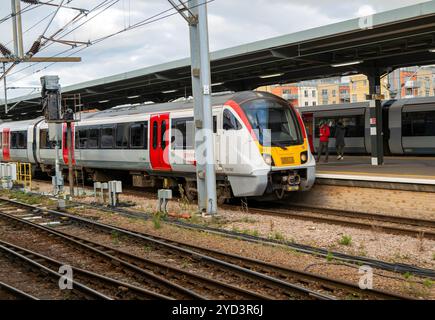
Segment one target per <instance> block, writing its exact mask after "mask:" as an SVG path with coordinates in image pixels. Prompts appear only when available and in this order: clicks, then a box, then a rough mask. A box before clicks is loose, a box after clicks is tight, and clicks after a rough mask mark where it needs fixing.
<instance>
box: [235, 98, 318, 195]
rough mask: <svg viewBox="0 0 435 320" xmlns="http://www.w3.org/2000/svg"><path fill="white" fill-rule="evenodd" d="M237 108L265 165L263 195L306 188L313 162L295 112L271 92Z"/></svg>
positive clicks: (300, 121)
mask: <svg viewBox="0 0 435 320" xmlns="http://www.w3.org/2000/svg"><path fill="white" fill-rule="evenodd" d="M272 97H273V98H272ZM241 107H242V109H243V111H244V113H245V114H246V116H247V120H248V121H249V124H250V125H251V131H252V133H253V135H255V137H254V138H255V140H256V143H257V147H258V149H259V151H260V154H261V156H262V157H263V161H264V163H265V164H266V166H269V170H268V176H267V186H266V189H265V194H266V195H268V194H274V195H276V196H277V197H278V198H279V199H282V198H283V197H284V195H285V194H286V193H288V192H295V191H306V190H309V189H310V188H311V187H312V186H313V184H314V180H315V166H316V162H315V159H314V157H313V155H312V154H311V150H310V147H309V144H308V139H307V134H306V131H305V127H304V124H303V121H302V118H301V117H300V115H299V113H298V112H297V111H296V110H295V109H294V108H293V106H291V105H290V104H289V103H288V102H287V101H285V100H283V99H280V98H279V97H276V96H272V95H271V97H270V96H269V97H268V98H267V99H255V100H251V101H248V102H245V103H243V104H241Z"/></svg>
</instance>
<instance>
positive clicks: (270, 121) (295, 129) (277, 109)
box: [241, 99, 303, 147]
mask: <svg viewBox="0 0 435 320" xmlns="http://www.w3.org/2000/svg"><path fill="white" fill-rule="evenodd" d="M241 107H242V109H243V111H244V112H245V114H246V116H247V118H248V120H249V122H250V124H251V126H252V129H253V130H254V132H255V135H256V136H257V139H258V141H259V142H260V144H261V145H263V146H278V147H287V146H291V145H300V144H302V143H303V138H302V135H301V130H300V128H299V125H298V121H297V118H296V114H295V112H294V111H293V109H291V108H290V106H289V105H288V104H286V103H283V102H281V101H278V100H272V99H256V100H251V101H248V102H245V103H243V104H242V105H241Z"/></svg>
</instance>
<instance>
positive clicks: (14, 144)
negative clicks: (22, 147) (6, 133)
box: [10, 131, 18, 149]
mask: <svg viewBox="0 0 435 320" xmlns="http://www.w3.org/2000/svg"><path fill="white" fill-rule="evenodd" d="M10 135H11V146H10V148H11V149H17V144H18V142H17V139H18V137H17V133H16V132H15V131H12V132H11V133H10Z"/></svg>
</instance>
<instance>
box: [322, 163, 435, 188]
mask: <svg viewBox="0 0 435 320" xmlns="http://www.w3.org/2000/svg"><path fill="white" fill-rule="evenodd" d="M323 159H324V158H323V157H322V159H321V161H320V163H318V164H317V173H316V178H317V183H321V184H334V185H351V186H361V187H373V188H387V189H398V190H415V191H427V192H435V157H385V161H384V162H385V164H384V165H382V166H372V165H371V158H370V156H345V157H344V160H341V161H340V160H336V157H335V155H332V156H331V155H330V157H329V162H328V163H324V162H323Z"/></svg>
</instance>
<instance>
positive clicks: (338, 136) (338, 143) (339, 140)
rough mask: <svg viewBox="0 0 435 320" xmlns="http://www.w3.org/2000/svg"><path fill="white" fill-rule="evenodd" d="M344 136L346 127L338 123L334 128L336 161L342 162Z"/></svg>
mask: <svg viewBox="0 0 435 320" xmlns="http://www.w3.org/2000/svg"><path fill="white" fill-rule="evenodd" d="M345 134H346V127H345V126H344V125H343V122H341V121H338V122H337V125H336V126H335V148H336V150H337V160H344V146H345V142H344V136H345Z"/></svg>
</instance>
